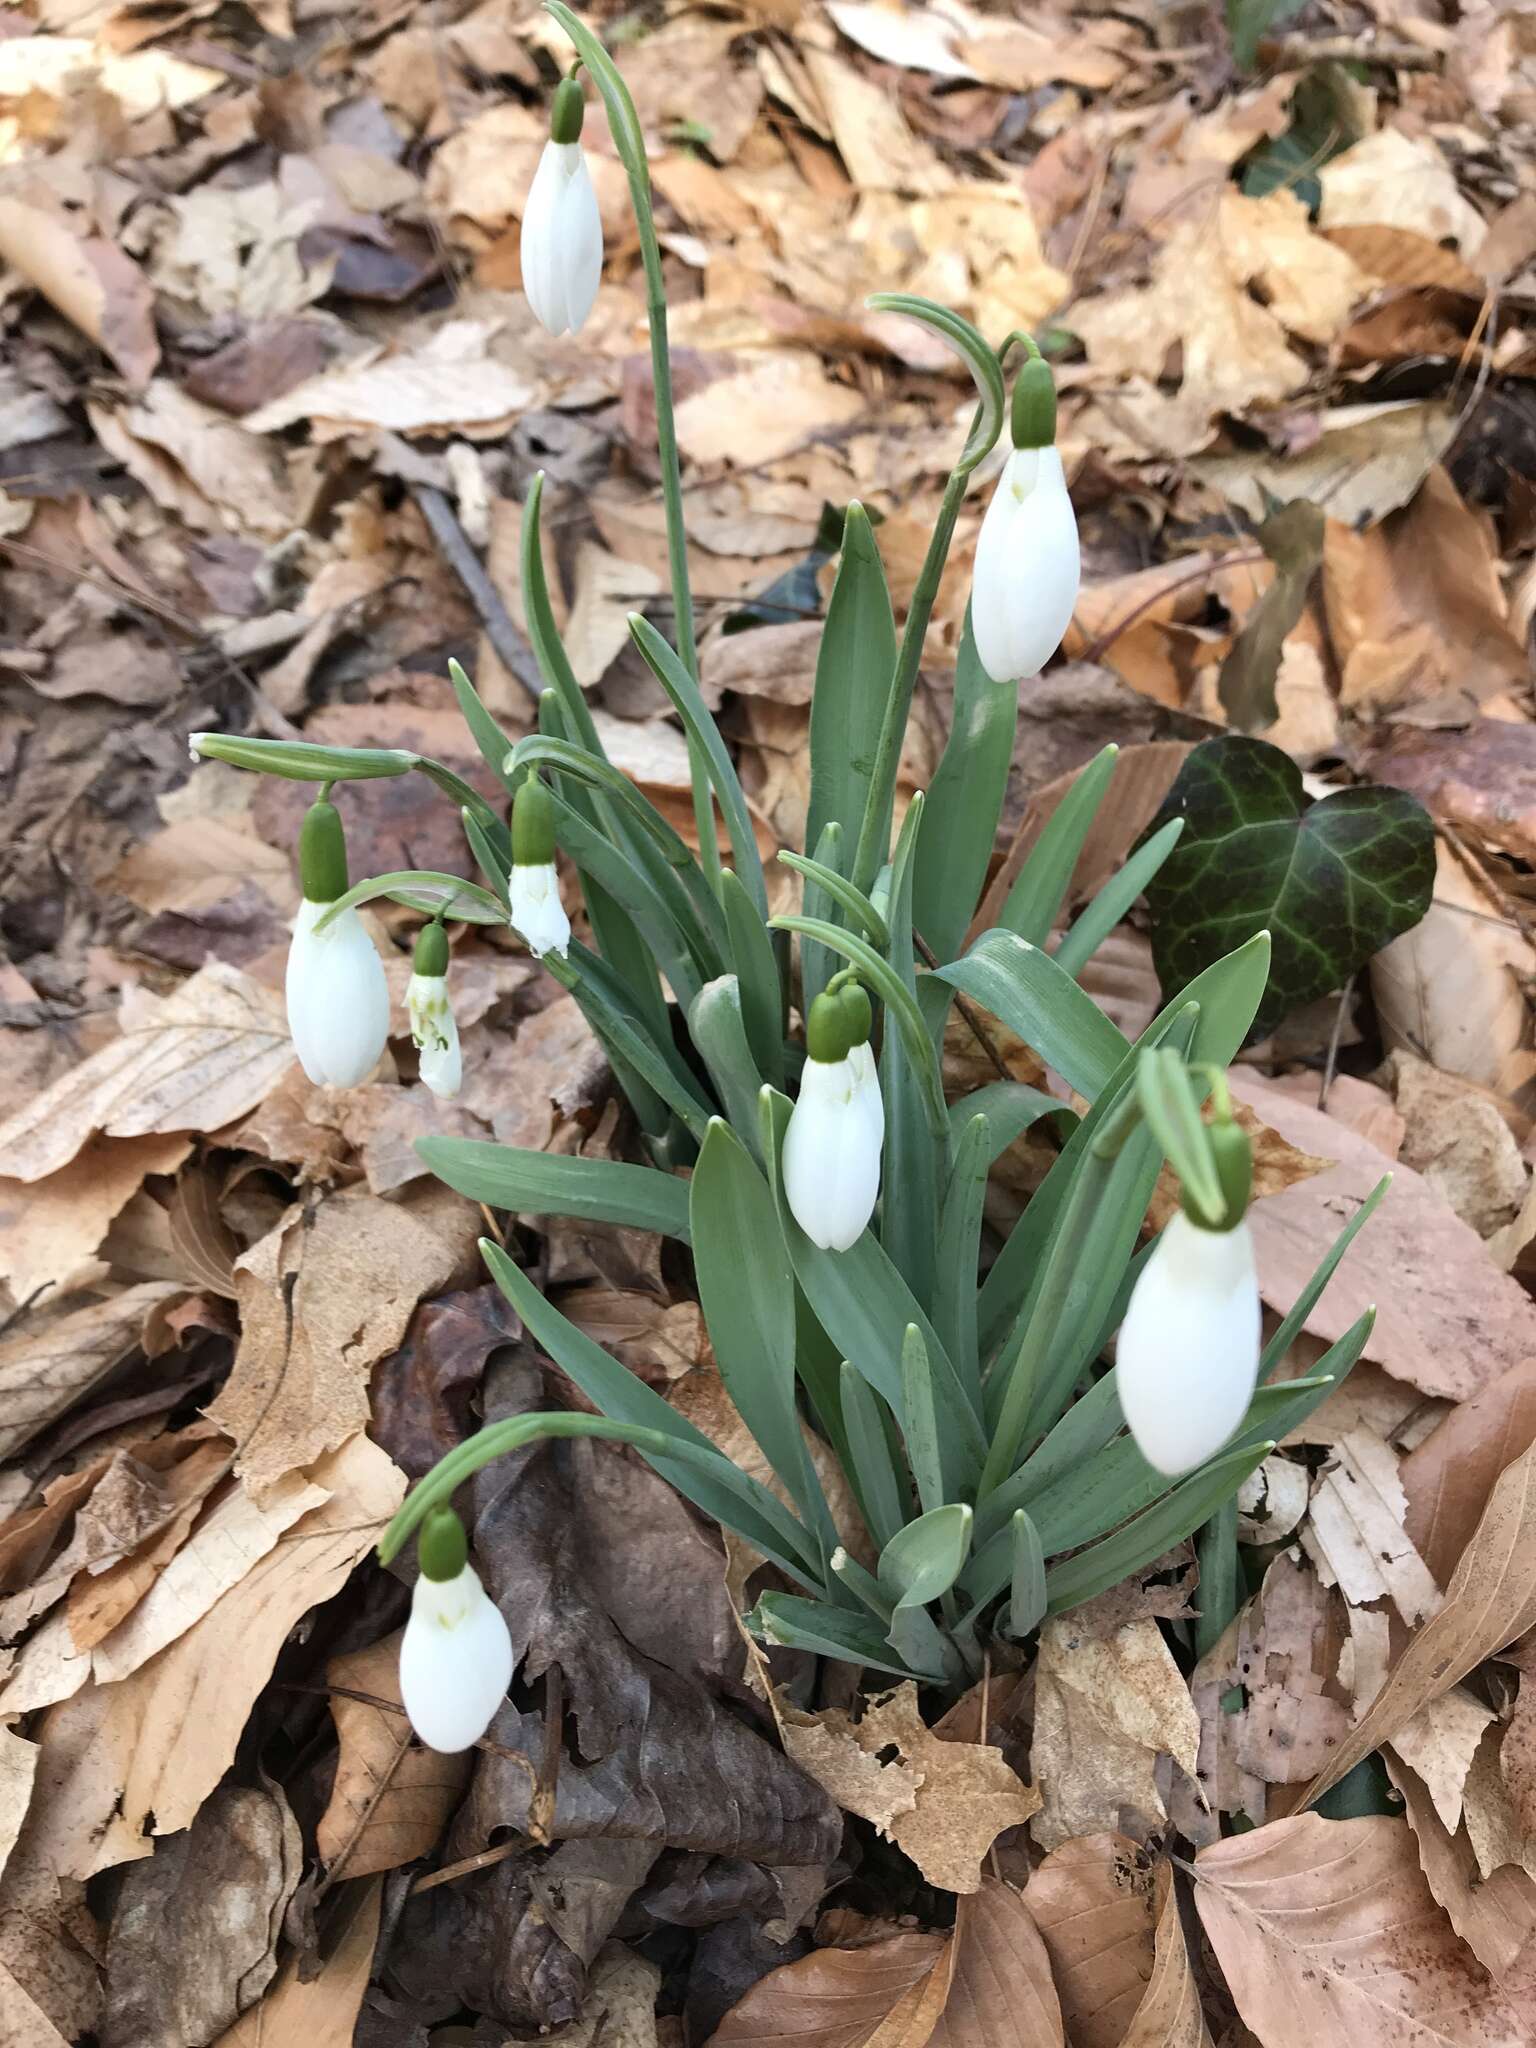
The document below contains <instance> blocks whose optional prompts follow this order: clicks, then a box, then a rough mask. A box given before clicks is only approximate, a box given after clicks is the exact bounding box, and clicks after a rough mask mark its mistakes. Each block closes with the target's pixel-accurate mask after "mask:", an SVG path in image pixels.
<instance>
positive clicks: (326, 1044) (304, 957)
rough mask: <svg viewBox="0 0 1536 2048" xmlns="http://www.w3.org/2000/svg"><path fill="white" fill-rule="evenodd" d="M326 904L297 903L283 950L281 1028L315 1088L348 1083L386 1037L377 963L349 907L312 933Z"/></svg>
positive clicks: (365, 1068)
mask: <svg viewBox="0 0 1536 2048" xmlns="http://www.w3.org/2000/svg"><path fill="white" fill-rule="evenodd" d="M330 908H331V905H330V904H329V903H312V902H311V901H310V900H309V898H308V897H306V898H305V900H304V901H303V902H302V903H301V904H300V905H299V914H298V916H297V917H296V918H295V919H294V925H293V943H292V944H291V945H290V946H289V948H288V973H287V979H286V983H285V994H286V996H287V1000H288V1029H289V1031H290V1032H291V1034H292V1036H293V1049H294V1051H295V1052H296V1053H297V1054H298V1056H299V1064H300V1065H301V1066H302V1067H303V1069H304V1071H305V1073H306V1074H307V1075H308V1076H309V1078H310V1080H311V1081H313V1082H314V1083H315V1085H316V1086H317V1087H319V1088H355V1087H356V1086H357V1085H358V1083H359V1082H360V1081H366V1080H367V1078H368V1076H369V1075H370V1074H371V1073H372V1072H373V1070H374V1068H375V1067H376V1066H377V1065H378V1063H379V1055H380V1054H381V1053H382V1052H383V1050H384V1041H385V1039H386V1038H387V1037H388V1036H389V986H388V984H387V983H386V981H385V979H384V963H383V961H382V960H380V958H379V956H378V954H377V953H376V952H375V951H374V946H373V941H372V939H370V938H369V936H368V934H367V932H366V931H365V930H364V929H363V924H362V920H361V919H360V918H359V916H358V914H357V912H356V911H355V910H350V909H348V910H343V911H341V912H340V913H339V914H338V915H337V916H336V917H334V918H333V919H332V920H331V922H330V923H329V924H328V925H327V926H326V928H325V930H324V931H316V929H315V927H316V925H317V924H318V923H319V921H320V919H321V918H322V917H323V916H324V915H325V913H326V912H327V911H328V910H329V909H330Z"/></svg>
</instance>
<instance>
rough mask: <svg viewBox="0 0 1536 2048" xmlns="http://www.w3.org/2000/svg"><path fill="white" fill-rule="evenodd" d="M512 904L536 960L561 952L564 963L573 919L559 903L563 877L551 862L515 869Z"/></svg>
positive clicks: (520, 929)
mask: <svg viewBox="0 0 1536 2048" xmlns="http://www.w3.org/2000/svg"><path fill="white" fill-rule="evenodd" d="M511 904H512V908H511V918H512V923H513V925H514V926H515V927H516V929H517V930H518V931H519V932H520V933H521V934H522V937H523V939H524V941H525V943H526V945H527V947H528V950H529V952H530V953H532V955H533V956H534V958H535V959H536V960H537V959H539V958H541V957H542V955H544V954H545V953H558V954H559V955H560V958H561V959H562V960H563V959H564V958H565V957H566V954H567V953H568V952H569V950H570V944H571V920H570V919H569V918H568V917H567V916H566V914H565V905H564V904H563V903H562V902H561V901H560V878H559V876H558V875H557V874H556V873H555V864H554V862H553V861H552V860H547V861H540V862H538V863H536V864H528V865H521V866H517V867H514V868H513V870H512V882H511Z"/></svg>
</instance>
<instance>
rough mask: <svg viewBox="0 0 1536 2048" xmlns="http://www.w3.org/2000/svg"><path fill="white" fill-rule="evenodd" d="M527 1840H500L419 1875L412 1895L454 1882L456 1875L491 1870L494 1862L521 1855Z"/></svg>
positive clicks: (467, 1875) (413, 1896)
mask: <svg viewBox="0 0 1536 2048" xmlns="http://www.w3.org/2000/svg"><path fill="white" fill-rule="evenodd" d="M527 1847H528V1844H527V1843H526V1842H525V1841H522V1840H517V1841H511V1842H498V1843H497V1844H496V1847H495V1848H494V1849H482V1850H481V1851H480V1853H479V1855H478V1856H461V1857H460V1858H459V1860H458V1862H457V1863H445V1864H444V1865H443V1867H442V1869H441V1870H429V1871H428V1872H427V1874H426V1876H425V1877H418V1878H417V1880H416V1882H415V1883H414V1884H413V1885H412V1886H411V1897H412V1898H415V1896H416V1894H417V1893H418V1892H429V1891H431V1890H432V1889H433V1887H434V1886H435V1885H440V1884H452V1882H453V1880H454V1879H455V1878H456V1877H472V1876H473V1875H474V1873H475V1872H476V1871H477V1870H489V1869H490V1868H491V1866H492V1864H495V1863H505V1862H506V1860H507V1858H508V1857H509V1856H521V1855H523V1854H524V1853H525V1852H526V1850H527Z"/></svg>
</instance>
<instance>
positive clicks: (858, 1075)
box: [848, 1039, 885, 1152]
mask: <svg viewBox="0 0 1536 2048" xmlns="http://www.w3.org/2000/svg"><path fill="white" fill-rule="evenodd" d="M848 1063H849V1065H850V1066H851V1067H852V1068H853V1073H854V1080H855V1082H856V1083H857V1086H858V1099H859V1102H860V1104H861V1105H862V1107H863V1110H864V1113H865V1115H866V1116H867V1117H868V1118H869V1121H870V1126H871V1128H872V1129H873V1131H874V1134H875V1148H876V1151H877V1152H878V1151H879V1149H880V1148H881V1147H882V1146H883V1145H884V1144H885V1102H884V1099H883V1098H882V1096H881V1094H880V1073H879V1069H878V1068H877V1067H876V1065H875V1049H874V1047H873V1046H872V1045H871V1044H870V1043H869V1040H868V1039H865V1041H864V1043H863V1044H862V1045H856V1046H854V1048H853V1050H852V1051H851V1052H850V1053H849V1055H848Z"/></svg>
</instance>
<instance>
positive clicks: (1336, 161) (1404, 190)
mask: <svg viewBox="0 0 1536 2048" xmlns="http://www.w3.org/2000/svg"><path fill="white" fill-rule="evenodd" d="M1317 180H1318V183H1319V185H1321V187H1322V191H1323V198H1322V207H1321V210H1320V211H1319V214H1318V223H1319V225H1320V226H1321V227H1324V228H1342V227H1353V226H1360V227H1401V228H1408V229H1411V230H1412V232H1413V233H1414V234H1416V235H1422V236H1424V238H1425V239H1426V240H1427V241H1431V242H1445V241H1451V242H1454V243H1455V244H1456V247H1457V248H1458V249H1460V250H1461V252H1462V253H1463V255H1465V254H1467V253H1468V252H1469V251H1471V250H1473V249H1475V248H1476V247H1477V245H1478V244H1479V243H1480V242H1481V241H1482V239H1483V235H1484V232H1485V228H1486V224H1485V222H1484V220H1483V217H1482V215H1481V214H1480V213H1479V212H1478V210H1477V208H1476V207H1475V206H1473V205H1472V203H1471V201H1470V200H1468V199H1464V198H1463V197H1462V194H1461V192H1460V190H1459V188H1458V186H1457V183H1456V173H1455V171H1454V170H1453V169H1452V167H1451V165H1450V163H1449V162H1448V160H1447V159H1446V156H1445V154H1444V152H1443V151H1442V150H1441V148H1440V146H1439V144H1438V143H1437V142H1434V141H1432V140H1431V139H1430V138H1429V137H1428V136H1409V135H1405V134H1404V133H1403V131H1402V130H1401V129H1400V128H1382V129H1380V130H1378V132H1377V133H1376V134H1374V135H1368V136H1366V138H1365V140H1364V141H1363V142H1357V143H1355V144H1354V146H1353V147H1352V148H1350V149H1346V150H1344V151H1343V152H1342V153H1341V154H1340V155H1338V156H1336V157H1333V158H1331V159H1330V160H1329V162H1327V163H1326V164H1324V165H1323V166H1322V168H1321V170H1320V171H1319V172H1318V174H1317Z"/></svg>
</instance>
